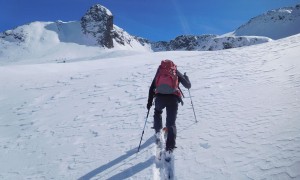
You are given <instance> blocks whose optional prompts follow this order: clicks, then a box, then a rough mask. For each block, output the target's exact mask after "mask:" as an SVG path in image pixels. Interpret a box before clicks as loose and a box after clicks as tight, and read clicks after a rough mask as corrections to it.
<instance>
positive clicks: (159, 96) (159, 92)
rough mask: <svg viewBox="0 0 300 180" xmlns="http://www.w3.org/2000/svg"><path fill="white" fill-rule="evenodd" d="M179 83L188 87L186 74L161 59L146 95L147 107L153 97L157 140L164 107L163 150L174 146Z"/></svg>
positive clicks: (168, 149)
mask: <svg viewBox="0 0 300 180" xmlns="http://www.w3.org/2000/svg"><path fill="white" fill-rule="evenodd" d="M179 83H181V84H182V85H183V86H184V87H185V88H187V89H190V88H191V83H190V80H189V78H188V76H187V75H186V74H184V75H183V74H182V73H180V72H179V71H178V70H177V66H176V65H175V64H174V63H173V62H172V61H171V60H162V61H161V65H160V66H159V67H158V69H157V72H156V74H155V77H154V79H153V81H152V83H151V86H150V89H149V95H148V103H147V109H148V110H149V109H150V108H151V106H152V102H153V98H154V97H155V108H154V116H153V117H154V129H155V135H156V138H157V140H159V137H160V133H161V129H162V116H161V115H162V112H163V109H164V108H166V127H167V131H168V133H167V140H166V147H165V150H166V151H167V152H169V153H172V152H173V150H174V148H175V144H176V142H175V140H176V124H175V121H176V116H177V110H178V103H180V102H181V104H182V105H183V101H182V99H181V96H182V92H181V90H180V89H179Z"/></svg>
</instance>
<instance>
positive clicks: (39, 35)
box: [0, 4, 300, 64]
mask: <svg viewBox="0 0 300 180" xmlns="http://www.w3.org/2000/svg"><path fill="white" fill-rule="evenodd" d="M278 14H285V16H280V17H281V18H280V17H279V18H277V17H278ZM288 15H289V16H288ZM282 17H285V18H282ZM287 19H288V20H289V21H287V22H288V23H285V26H284V27H283V28H281V29H280V28H277V29H278V31H277V29H275V30H274V28H272V22H273V21H274V22H273V24H274V23H275V25H276V26H277V25H280V23H281V22H282V23H284V22H286V20H287ZM271 20H272V22H271ZM265 21H266V22H267V23H265V24H264V29H265V31H264V32H265V34H259V33H256V32H255V30H256V29H260V24H261V22H265ZM291 22H294V24H293V23H291ZM298 24H300V5H296V6H295V7H290V8H280V9H277V10H272V11H268V12H267V13H265V14H263V15H259V16H257V17H254V18H252V19H251V20H250V21H249V22H247V23H246V24H244V25H242V26H240V27H239V28H237V30H235V31H233V32H231V33H227V34H224V35H221V36H219V35H212V34H206V35H205V34H204V35H181V36H178V37H176V38H175V39H173V40H170V41H157V42H151V41H150V40H148V39H145V38H142V37H138V36H134V35H130V34H129V33H128V32H126V31H125V30H124V29H122V28H120V27H118V26H117V25H115V24H113V14H112V13H111V11H110V10H109V9H107V8H105V7H104V6H102V5H100V4H96V5H94V6H92V7H91V8H90V9H89V10H87V12H86V13H85V14H84V15H83V16H82V18H81V19H80V21H69V22H63V21H60V20H58V21H56V22H41V21H36V22H32V23H29V24H26V25H22V26H18V27H17V28H15V29H12V30H7V31H5V32H2V33H0V47H1V49H0V62H1V61H2V62H1V63H2V64H3V63H4V64H5V62H3V61H9V62H18V61H23V60H24V59H32V58H39V57H41V56H42V57H45V59H47V60H45V61H47V62H49V61H50V62H51V61H52V62H53V61H54V62H55V61H59V62H60V61H61V59H65V60H63V61H65V62H66V61H69V60H70V59H74V58H75V59H82V58H83V57H85V56H86V55H82V54H78V53H77V52H75V49H76V48H72V47H73V46H82V47H81V48H84V49H86V51H87V52H88V53H92V54H94V56H97V57H99V54H104V55H103V56H105V57H107V54H111V53H112V51H116V52H117V51H131V52H135V53H141V52H160V51H214V50H223V49H231V48H237V47H244V46H250V45H255V44H260V43H265V42H269V41H272V38H270V37H268V34H266V33H268V32H272V33H273V34H271V35H269V36H271V37H273V38H274V39H278V38H276V37H280V38H283V37H285V36H289V35H293V34H295V33H299V32H300V30H298V29H299V28H298V29H297V28H295V26H297V25H298ZM288 28H290V29H291V30H289V31H288V33H285V34H284V33H282V32H286V29H288ZM266 29H267V30H266ZM246 30H247V31H246ZM251 30H252V31H253V32H251ZM274 31H276V32H278V33H277V34H276V37H275V36H272V35H274ZM298 31H299V32H298ZM280 32H281V34H280ZM262 35H264V36H262ZM67 46H70V47H68V48H66V49H65V50H64V49H63V48H65V47H67ZM58 47H59V48H58ZM65 52H67V53H65ZM72 53H74V55H73V54H72ZM121 54H124V53H121ZM109 56H110V55H109Z"/></svg>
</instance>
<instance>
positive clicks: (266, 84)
mask: <svg viewBox="0 0 300 180" xmlns="http://www.w3.org/2000/svg"><path fill="white" fill-rule="evenodd" d="M74 48H76V47H74ZM77 51H78V52H81V51H84V50H82V49H80V48H78V49H77ZM299 52H300V35H296V36H292V37H289V38H285V39H281V40H277V41H272V42H269V43H264V44H260V45H255V46H250V47H243V48H237V49H230V50H223V51H213V52H203V51H201V52H200V51H192V52H159V53H151V54H140V55H132V56H125V57H118V58H107V59H98V60H97V59H94V60H93V61H90V60H89V59H90V58H88V57H87V59H86V61H82V62H74V63H48V64H32V65H7V66H0V72H1V73H0V179H5V180H6V179H161V175H160V170H159V169H158V168H157V167H156V166H155V163H154V162H155V160H154V155H155V145H154V139H153V130H152V129H151V128H150V127H151V126H152V121H153V119H152V114H153V109H151V111H150V113H151V116H149V119H148V123H147V126H146V129H145V134H144V138H143V141H142V147H141V152H140V153H138V154H137V153H136V151H137V146H138V143H139V140H140V136H141V133H142V128H143V125H144V121H145V116H146V108H145V105H146V102H147V93H148V88H149V86H150V83H151V81H152V78H153V76H154V73H155V71H156V68H157V66H158V64H159V62H160V60H162V59H166V58H169V59H173V60H174V61H175V62H176V63H177V64H178V68H179V70H180V71H182V72H187V74H188V75H189V77H190V80H191V82H192V89H191V94H192V98H193V103H194V105H195V110H196V114H197V118H198V120H199V122H198V123H197V124H196V123H194V116H193V113H192V108H191V105H190V100H189V98H188V97H187V98H186V99H184V102H185V105H184V106H180V107H179V113H178V118H177V128H178V137H177V146H178V148H177V149H176V151H175V176H176V179H220V180H222V179H280V180H285V179H300V171H299V169H300V119H299V117H300V111H299V109H300V99H299V97H300V61H299ZM40 60H41V61H43V57H41V58H40ZM38 62H39V61H38ZM183 91H184V94H185V95H186V96H188V93H187V91H186V90H185V89H183Z"/></svg>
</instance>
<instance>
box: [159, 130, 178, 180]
mask: <svg viewBox="0 0 300 180" xmlns="http://www.w3.org/2000/svg"><path fill="white" fill-rule="evenodd" d="M155 138H156V166H157V167H158V168H160V174H161V178H162V179H168V180H173V179H174V154H173V153H172V152H169V151H166V150H165V148H164V147H165V146H166V139H167V129H166V128H164V129H163V131H162V133H160V132H159V133H156V134H155Z"/></svg>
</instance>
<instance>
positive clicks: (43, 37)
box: [0, 4, 151, 63]
mask: <svg viewBox="0 0 300 180" xmlns="http://www.w3.org/2000/svg"><path fill="white" fill-rule="evenodd" d="M0 47H1V48H0V63H5V62H1V61H6V62H13V63H15V62H19V61H23V62H24V61H25V62H30V61H32V59H39V58H40V57H43V60H44V62H55V61H57V62H65V61H69V60H70V59H72V61H74V60H80V59H82V58H85V57H87V54H89V55H88V56H89V57H92V56H94V58H98V57H100V56H102V57H110V56H112V50H113V51H114V54H117V55H118V54H123V55H124V54H126V53H123V51H127V52H128V53H127V54H132V53H134V52H138V53H140V52H145V51H146V52H149V51H151V46H150V44H149V43H147V40H145V39H143V38H140V37H135V36H131V35H129V34H128V33H127V32H126V31H124V30H123V29H121V28H119V27H118V26H116V25H114V24H113V16H112V14H111V12H110V11H109V10H108V9H107V8H105V7H103V6H101V5H99V4H97V5H95V6H93V7H91V8H90V9H89V10H88V11H87V13H86V14H85V15H84V16H83V17H82V18H81V20H80V21H71V22H62V21H57V22H33V23H29V24H27V25H23V26H19V27H17V28H15V29H13V30H8V31H5V32H3V33H0ZM78 48H80V49H85V53H84V54H79V53H78V52H77V49H78ZM110 48H113V49H111V50H110ZM118 52H121V53H118ZM91 55H92V56H91ZM113 56H114V55H113Z"/></svg>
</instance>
